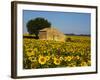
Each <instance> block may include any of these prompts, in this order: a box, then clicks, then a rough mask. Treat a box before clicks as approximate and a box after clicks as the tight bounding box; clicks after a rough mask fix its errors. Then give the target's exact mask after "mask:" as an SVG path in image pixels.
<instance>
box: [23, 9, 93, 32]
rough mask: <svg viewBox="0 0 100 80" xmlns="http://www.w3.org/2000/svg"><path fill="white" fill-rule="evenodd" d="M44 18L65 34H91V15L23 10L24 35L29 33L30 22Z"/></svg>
mask: <svg viewBox="0 0 100 80" xmlns="http://www.w3.org/2000/svg"><path fill="white" fill-rule="evenodd" d="M37 17H42V18H45V19H47V20H48V21H49V22H51V24H52V27H54V28H57V29H58V30H60V31H61V32H63V33H65V34H66V33H67V34H70V33H74V34H90V33H91V32H90V31H91V30H90V28H91V23H90V21H91V14H90V13H74V12H51V11H48V12H47V11H31V10H23V24H24V26H23V27H24V28H23V33H26V32H27V28H26V24H27V22H28V21H29V20H31V19H35V18H37Z"/></svg>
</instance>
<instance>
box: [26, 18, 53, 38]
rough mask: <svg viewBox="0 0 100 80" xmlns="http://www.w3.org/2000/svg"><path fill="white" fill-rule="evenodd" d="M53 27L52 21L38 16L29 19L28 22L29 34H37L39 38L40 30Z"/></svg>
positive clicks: (36, 36)
mask: <svg viewBox="0 0 100 80" xmlns="http://www.w3.org/2000/svg"><path fill="white" fill-rule="evenodd" d="M47 27H51V23H50V22H48V20H47V19H44V18H41V17H37V18H35V19H32V20H29V21H28V23H27V31H28V32H29V34H35V38H36V39H38V38H39V36H38V34H39V30H41V29H43V28H47Z"/></svg>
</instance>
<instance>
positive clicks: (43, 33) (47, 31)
mask: <svg viewBox="0 0 100 80" xmlns="http://www.w3.org/2000/svg"><path fill="white" fill-rule="evenodd" d="M65 38H66V37H65V35H64V34H63V33H62V32H60V31H59V30H57V29H55V28H44V29H42V30H40V31H39V39H40V40H55V41H62V42H65Z"/></svg>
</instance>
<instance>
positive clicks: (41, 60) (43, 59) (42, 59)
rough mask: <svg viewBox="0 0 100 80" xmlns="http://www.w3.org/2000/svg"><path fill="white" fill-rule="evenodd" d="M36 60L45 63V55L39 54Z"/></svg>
mask: <svg viewBox="0 0 100 80" xmlns="http://www.w3.org/2000/svg"><path fill="white" fill-rule="evenodd" d="M38 61H39V63H40V64H45V63H46V57H44V56H39V59H38Z"/></svg>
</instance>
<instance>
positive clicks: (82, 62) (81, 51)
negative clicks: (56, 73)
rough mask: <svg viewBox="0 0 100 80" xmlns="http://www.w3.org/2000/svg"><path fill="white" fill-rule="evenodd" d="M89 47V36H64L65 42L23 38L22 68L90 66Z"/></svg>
mask: <svg viewBox="0 0 100 80" xmlns="http://www.w3.org/2000/svg"><path fill="white" fill-rule="evenodd" d="M69 37H70V38H69ZM90 47H91V41H90V37H89V36H66V42H59V41H53V40H50V41H49V40H39V39H38V40H36V39H29V38H24V39H23V68H24V69H37V68H56V67H81V66H91V48H90Z"/></svg>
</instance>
